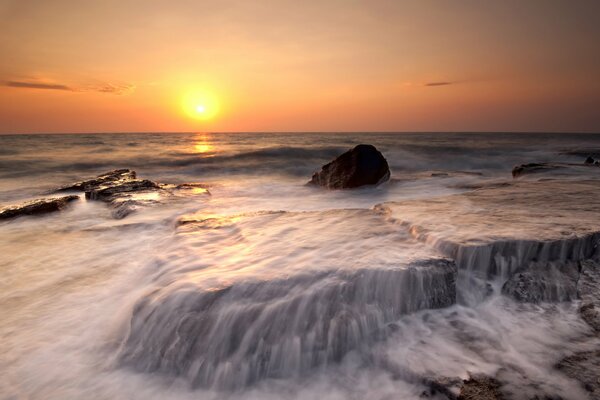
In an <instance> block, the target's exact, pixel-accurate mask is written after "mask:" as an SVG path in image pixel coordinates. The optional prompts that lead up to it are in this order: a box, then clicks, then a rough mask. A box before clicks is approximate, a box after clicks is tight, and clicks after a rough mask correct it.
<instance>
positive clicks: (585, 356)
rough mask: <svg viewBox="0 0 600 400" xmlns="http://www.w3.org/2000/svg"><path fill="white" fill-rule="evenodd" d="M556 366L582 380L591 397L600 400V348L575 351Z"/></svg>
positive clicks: (571, 376) (568, 374) (593, 399)
mask: <svg viewBox="0 0 600 400" xmlns="http://www.w3.org/2000/svg"><path fill="white" fill-rule="evenodd" d="M556 368H558V369H559V370H560V371H562V372H564V373H565V374H566V375H567V376H569V377H570V378H573V379H575V380H578V381H579V382H581V384H582V385H583V387H584V388H585V390H587V391H588V392H589V395H590V397H589V398H590V399H592V400H600V350H595V351H584V352H579V353H575V354H573V355H571V356H569V357H566V358H564V359H562V360H561V361H560V362H559V363H558V364H557V365H556Z"/></svg>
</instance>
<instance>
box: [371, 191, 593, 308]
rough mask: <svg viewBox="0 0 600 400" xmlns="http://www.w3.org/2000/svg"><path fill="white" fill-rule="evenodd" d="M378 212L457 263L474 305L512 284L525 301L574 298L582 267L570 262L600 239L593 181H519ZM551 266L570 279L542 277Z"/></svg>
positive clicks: (391, 205) (583, 257) (580, 257)
mask: <svg viewBox="0 0 600 400" xmlns="http://www.w3.org/2000/svg"><path fill="white" fill-rule="evenodd" d="M584 199H585V200H584ZM507 204H509V206H507ZM540 205H543V206H540ZM377 209H378V210H379V211H380V212H382V213H383V214H386V215H388V217H389V218H391V219H392V220H395V221H396V222H398V223H400V224H401V225H402V226H404V227H405V229H408V230H409V231H410V232H411V234H412V235H413V236H414V237H415V238H417V239H419V240H421V241H423V242H425V243H428V244H429V245H431V246H433V247H434V248H436V249H438V250H440V251H441V252H442V253H443V254H446V255H447V256H448V257H451V258H452V259H454V260H455V262H456V264H457V267H458V269H459V274H458V280H457V282H458V284H459V287H461V288H462V289H463V290H459V299H460V300H461V301H463V302H467V303H471V304H473V303H477V302H480V301H481V300H482V298H484V297H485V296H486V295H488V294H489V293H491V292H493V291H499V290H501V288H502V286H504V285H505V284H506V289H505V293H512V294H515V295H516V296H517V297H519V296H521V298H522V299H523V300H525V298H526V297H528V296H531V297H530V300H533V299H539V300H543V299H546V300H560V299H563V300H564V299H568V298H573V291H574V288H573V276H576V277H578V275H579V271H577V269H576V268H575V267H574V266H573V264H569V265H567V263H568V262H579V261H583V260H587V259H590V258H592V257H594V255H596V254H597V252H598V243H599V242H600V229H599V228H598V226H600V217H599V215H600V187H599V185H598V184H597V181H591V180H581V181H561V180H552V181H542V182H515V183H513V184H511V185H508V186H502V187H491V188H484V189H480V190H476V191H473V192H468V193H464V194H459V195H452V196H446V197H439V198H435V199H427V200H419V201H407V202H398V203H386V204H384V205H381V206H378V207H377ZM544 266H546V267H544ZM552 266H554V267H552ZM552 268H559V269H564V268H566V270H568V272H567V273H566V275H565V276H564V277H565V280H564V281H561V277H560V274H555V275H553V278H550V277H547V278H543V276H544V274H545V273H549V272H550V270H552ZM535 271H541V272H535ZM563 272H565V271H564V270H563ZM515 273H521V274H522V275H521V276H520V277H515V278H513V280H512V281H511V282H509V283H507V281H508V280H509V279H510V278H511V277H513V275H514V274H515ZM573 274H575V275H573ZM542 278H543V279H542ZM544 279H554V283H551V282H549V281H548V280H544ZM576 279H577V278H575V280H576ZM534 281H535V282H534ZM526 288H527V290H528V291H529V294H525V293H524V292H523V290H525V289H526ZM540 291H543V292H544V293H545V294H542V293H541V292H540ZM534 292H537V294H534ZM519 293H520V294H519ZM552 293H554V294H555V295H556V296H554V295H552ZM559 293H560V294H559ZM546 296H550V298H546ZM465 297H467V298H465Z"/></svg>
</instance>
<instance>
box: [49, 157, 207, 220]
mask: <svg viewBox="0 0 600 400" xmlns="http://www.w3.org/2000/svg"><path fill="white" fill-rule="evenodd" d="M207 187H208V186H207V185H205V184H202V183H182V184H179V185H173V184H161V183H157V182H153V181H150V180H148V179H137V174H136V172H135V171H132V170H130V169H117V170H114V171H110V172H107V173H104V174H102V175H99V176H97V177H96V178H92V179H88V180H85V181H81V182H76V183H74V184H71V185H67V186H63V187H61V188H59V189H56V190H55V192H71V191H83V192H84V193H85V197H86V199H89V200H96V201H102V202H104V203H107V204H109V205H110V206H111V207H112V208H113V209H114V210H113V212H112V216H113V217H114V218H116V219H121V218H125V217H126V216H128V215H130V214H131V213H133V212H135V211H136V210H137V209H138V208H140V207H141V206H146V205H152V204H156V203H159V202H160V200H161V199H162V198H163V197H164V196H173V195H175V193H174V191H179V190H182V191H183V190H185V191H187V192H191V193H192V194H207V195H210V192H209V191H208V189H207Z"/></svg>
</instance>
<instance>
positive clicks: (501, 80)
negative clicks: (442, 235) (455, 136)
mask: <svg viewBox="0 0 600 400" xmlns="http://www.w3.org/2000/svg"><path fill="white" fill-rule="evenodd" d="M599 15H600V1H595V0H594V1H584V0H577V1H567V0H564V1H553V0H543V1H533V0H518V1H485V0H484V1H478V0H470V1H447V0H440V1H426V0H415V1H374V0H371V1H357V0H344V1H341V0H340V1H325V0H321V1H308V0H307V1H284V0H282V1H247V0H233V1H227V0H219V1H215V0H211V1H204V0H180V1H177V0H171V1H167V0H139V1H138V0H96V1H92V0H89V1H84V0H71V1H68V0H44V1H42V0H38V1H34V0H0V26H1V29H0V55H1V56H0V57H1V60H2V61H1V62H0V133H25V132H115V131H117V132H124V131H136V132H139V131H155V132H156V131H580V132H583V131H594V132H600V24H598V23H597V21H598V16H599ZM190 99H191V100H190ZM196 99H197V100H196ZM196 103H197V104H196ZM201 103H202V104H201ZM204 103H206V104H204ZM197 105H202V106H203V107H206V109H207V110H208V111H209V114H210V115H209V114H207V113H204V115H205V116H206V118H192V117H193V114H194V110H196V106H197ZM186 107H187V108H188V109H187V110H186V109H185V108H186ZM190 107H192V109H191V111H190ZM217 108H218V110H217ZM217 111H218V112H217ZM213 114H214V115H213ZM198 116H200V115H198Z"/></svg>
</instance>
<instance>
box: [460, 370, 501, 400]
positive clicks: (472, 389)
mask: <svg viewBox="0 0 600 400" xmlns="http://www.w3.org/2000/svg"><path fill="white" fill-rule="evenodd" d="M501 386H502V384H501V383H500V382H499V381H498V380H496V379H495V378H492V377H489V376H486V375H472V376H471V377H470V378H469V379H468V380H465V381H464V382H463V385H462V387H461V390H460V394H459V395H458V397H457V399H458V400H500V399H504V396H503V395H502V393H501V392H500V387H501Z"/></svg>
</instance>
